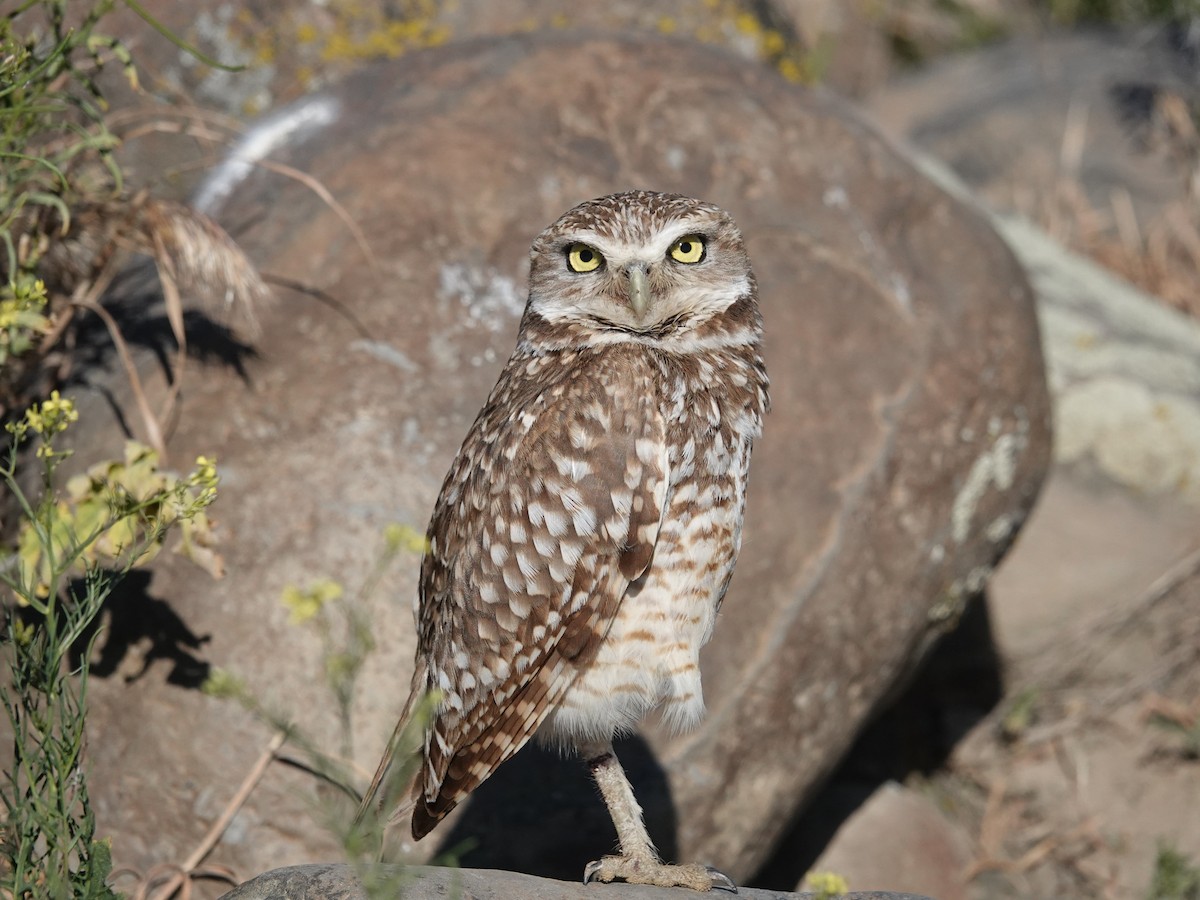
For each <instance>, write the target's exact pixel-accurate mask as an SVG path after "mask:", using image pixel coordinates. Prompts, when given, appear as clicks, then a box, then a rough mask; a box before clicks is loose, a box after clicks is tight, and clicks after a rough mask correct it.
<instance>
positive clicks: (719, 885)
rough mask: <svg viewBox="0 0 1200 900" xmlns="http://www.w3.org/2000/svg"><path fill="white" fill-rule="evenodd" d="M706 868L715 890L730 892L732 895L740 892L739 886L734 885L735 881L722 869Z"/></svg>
mask: <svg viewBox="0 0 1200 900" xmlns="http://www.w3.org/2000/svg"><path fill="white" fill-rule="evenodd" d="M704 868H705V870H706V871H707V872H708V878H709V880H710V881H711V882H712V886H713V890H715V891H729V893H731V894H736V893H737V892H738V889H737V885H736V884H734V883H733V879H732V878H730V877H729V876H728V875H726V874H725V873H724V872H722V871H721V870H720V869H714V868H713V867H712V866H705V867H704Z"/></svg>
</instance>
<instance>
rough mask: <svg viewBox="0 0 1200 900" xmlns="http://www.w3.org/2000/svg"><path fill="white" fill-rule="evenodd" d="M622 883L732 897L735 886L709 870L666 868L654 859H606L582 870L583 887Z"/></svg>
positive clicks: (687, 867) (721, 874) (624, 857)
mask: <svg viewBox="0 0 1200 900" xmlns="http://www.w3.org/2000/svg"><path fill="white" fill-rule="evenodd" d="M618 880H620V881H625V882H628V883H629V884H654V885H658V886H659V887H685V888H691V889H692V890H694V891H711V890H714V889H715V890H718V891H729V892H730V893H733V894H736V893H737V892H738V889H737V886H736V885H735V884H734V883H733V881H732V880H731V879H730V878H729V876H728V875H726V874H725V873H724V872H719V871H717V870H716V869H714V868H713V867H712V866H701V865H697V864H692V865H689V866H669V865H667V864H666V863H663V862H659V861H658V860H657V859H649V858H642V857H641V856H606V857H604V858H603V859H597V860H594V861H592V862H590V863H588V864H587V865H586V866H584V869H583V883H584V884H591V883H592V882H593V881H600V882H604V883H608V882H610V881H618Z"/></svg>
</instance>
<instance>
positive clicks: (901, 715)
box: [750, 594, 1004, 891]
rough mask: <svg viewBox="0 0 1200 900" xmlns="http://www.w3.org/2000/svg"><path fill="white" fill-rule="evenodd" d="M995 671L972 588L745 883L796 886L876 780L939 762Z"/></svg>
mask: <svg viewBox="0 0 1200 900" xmlns="http://www.w3.org/2000/svg"><path fill="white" fill-rule="evenodd" d="M1002 676H1003V673H1002V664H1001V660H1000V656H999V652H998V650H997V647H996V641H995V636H994V634H993V631H992V624H991V619H990V617H989V615H988V604H987V598H986V596H985V595H983V594H978V595H976V596H974V597H973V598H972V599H971V600H969V601H968V603H967V605H966V608H965V609H964V610H963V614H962V619H961V620H960V621H959V624H958V627H957V628H955V629H954V631H952V632H950V633H949V634H948V635H946V637H945V638H943V639H942V641H941V642H940V643H939V644H938V645H937V646H936V647H935V648H934V650H933V651H932V652H931V653H930V655H929V657H928V658H927V659H926V661H925V663H924V664H923V665H922V666H920V668H919V669H918V670H917V671H916V672H914V673H913V676H912V678H911V679H910V680H909V681H908V682H907V683H902V684H901V685H900V688H899V690H898V692H897V694H896V695H894V696H893V697H892V699H891V700H889V701H887V702H885V704H884V705H883V706H882V708H881V709H880V711H879V712H878V714H877V715H876V716H875V718H874V719H873V721H872V722H871V724H870V725H868V726H867V728H866V729H865V730H864V731H863V733H862V734H861V735H860V736H859V738H858V740H857V741H856V742H855V744H854V746H853V747H852V748H851V750H850V752H849V753H848V754H847V755H846V757H845V758H844V760H843V761H842V763H841V765H840V766H839V767H838V768H837V769H835V770H834V772H833V774H832V775H831V776H830V777H829V780H828V781H827V782H826V783H825V785H824V787H822V788H821V790H820V791H819V792H818V793H817V794H816V795H815V796H814V797H813V799H812V800H811V802H809V803H808V804H807V805H806V807H805V810H804V813H803V814H802V815H801V816H800V818H799V819H798V820H797V821H796V822H795V823H794V824H793V825H792V828H791V830H790V832H789V833H788V834H787V835H786V836H785V837H784V838H783V840H782V841H781V842H780V844H779V846H778V847H777V848H776V850H775V853H774V855H773V857H772V859H771V860H770V861H769V862H768V863H767V864H766V865H765V866H764V867H763V869H762V870H761V871H760V872H759V874H758V876H757V877H755V878H754V879H752V880H751V881H750V883H751V884H752V885H755V886H757V887H763V888H771V889H774V890H789V891H790V890H795V889H796V886H797V885H798V884H800V883H801V881H802V880H803V878H804V876H805V874H806V873H807V872H808V871H810V870H811V869H812V868H813V865H814V864H815V863H816V862H817V860H818V858H819V857H820V856H821V854H822V852H823V851H824V850H825V848H826V847H827V846H829V844H830V842H831V841H832V840H833V837H834V835H835V834H836V833H837V832H838V830H839V829H840V828H841V827H842V825H843V824H844V823H845V822H846V820H847V819H849V818H850V816H851V815H852V814H853V813H854V812H855V811H856V810H857V809H858V808H859V807H860V806H862V805H863V804H864V803H866V802H867V800H869V799H870V798H871V797H872V796H873V795H874V794H875V792H876V791H878V790H879V789H880V788H881V787H882V786H883V785H885V784H887V783H888V782H900V783H903V782H904V781H905V779H907V778H908V777H909V776H910V775H913V774H921V775H928V774H931V773H932V772H935V771H937V770H938V769H940V768H941V767H942V766H943V764H944V763H945V762H946V760H947V759H948V757H949V755H950V753H951V752H952V750H953V749H954V746H955V744H957V743H958V742H959V741H960V740H961V739H962V738H963V737H965V736H966V734H967V733H968V732H969V731H970V730H971V729H972V728H973V727H974V726H975V725H976V724H977V723H978V722H979V721H980V720H981V719H983V718H984V717H985V716H987V715H988V714H989V713H990V712H991V711H992V710H993V709H994V708H995V707H996V705H997V704H998V703H999V702H1000V700H1001V698H1002V697H1003V694H1004V686H1003V677H1002ZM903 824H904V823H897V827H903Z"/></svg>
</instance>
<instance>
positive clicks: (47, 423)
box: [25, 391, 79, 437]
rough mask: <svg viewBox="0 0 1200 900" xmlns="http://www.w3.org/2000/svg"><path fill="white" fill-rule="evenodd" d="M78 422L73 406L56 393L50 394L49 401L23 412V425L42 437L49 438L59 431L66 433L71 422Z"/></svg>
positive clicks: (77, 414) (77, 415)
mask: <svg viewBox="0 0 1200 900" xmlns="http://www.w3.org/2000/svg"><path fill="white" fill-rule="evenodd" d="M77 421H79V413H78V412H77V411H76V410H75V404H74V403H72V402H71V401H70V400H65V399H63V398H62V397H60V396H59V395H58V391H51V392H50V399H49V400H44V401H43V402H42V403H41V405H40V406H39V405H37V404H34V405H33V406H31V407H29V409H27V410H25V424H26V426H28V428H29V429H30V430H31V431H36V432H37V433H38V434H40V435H42V436H43V437H51V436H53V435H55V434H58V433H59V432H60V431H66V430H67V426H68V425H70V424H71V423H72V422H77Z"/></svg>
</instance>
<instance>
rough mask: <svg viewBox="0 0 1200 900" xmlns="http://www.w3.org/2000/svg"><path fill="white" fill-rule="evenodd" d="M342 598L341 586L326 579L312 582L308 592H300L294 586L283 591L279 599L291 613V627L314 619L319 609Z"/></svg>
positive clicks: (290, 585) (289, 586)
mask: <svg viewBox="0 0 1200 900" xmlns="http://www.w3.org/2000/svg"><path fill="white" fill-rule="evenodd" d="M341 596H342V586H341V585H340V584H338V583H337V582H336V581H332V580H331V579H328V578H320V579H318V580H317V581H314V582H313V583H312V584H311V585H310V586H309V588H308V590H305V591H302V590H300V588H298V587H296V586H295V585H294V584H289V585H288V586H287V587H285V588H284V589H283V596H282V597H281V598H280V599H281V602H282V603H283V605H284V606H286V607H287V608H288V609H289V610H290V611H291V616H290V617H289V618H288V621H289V622H290V623H291V624H293V625H303V624H304V623H305V622H307V621H309V620H310V619H313V618H315V617H316V615H317V614H318V613H319V612H320V611H321V608H322V607H323V606H324V605H325V604H326V603H329V602H331V601H333V600H336V599H338V598H339V597H341Z"/></svg>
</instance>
